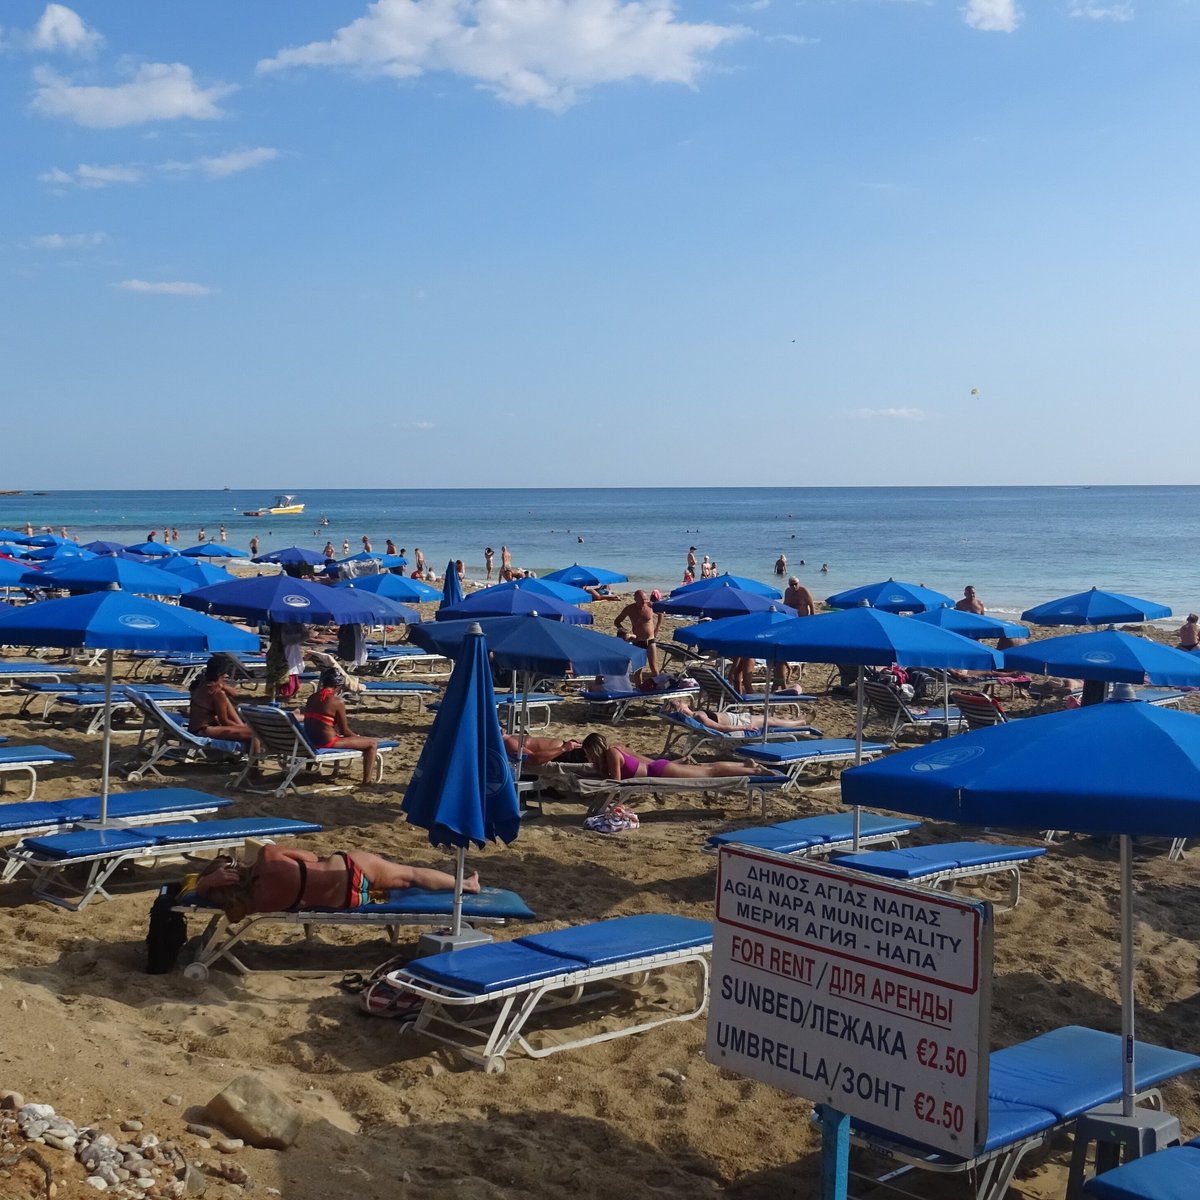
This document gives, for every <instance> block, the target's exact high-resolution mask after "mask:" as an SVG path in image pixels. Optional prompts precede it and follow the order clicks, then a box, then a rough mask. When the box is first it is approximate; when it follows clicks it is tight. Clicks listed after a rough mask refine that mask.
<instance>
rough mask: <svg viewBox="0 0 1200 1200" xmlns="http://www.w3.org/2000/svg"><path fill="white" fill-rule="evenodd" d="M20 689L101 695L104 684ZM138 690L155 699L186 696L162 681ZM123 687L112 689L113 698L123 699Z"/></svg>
mask: <svg viewBox="0 0 1200 1200" xmlns="http://www.w3.org/2000/svg"><path fill="white" fill-rule="evenodd" d="M21 690H22V691H25V692H33V693H35V694H37V695H46V696H96V695H98V696H103V695H104V684H102V683H77V682H72V681H71V680H67V681H66V682H64V683H36V682H35V683H25V684H22V685H21ZM137 690H138V691H139V692H143V693H145V694H146V695H147V696H153V697H154V698H155V699H156V700H157V699H158V698H159V697H160V696H166V697H167V698H168V699H170V700H180V699H183V698H184V697H185V696H187V694H188V693H187V692H185V691H182V690H181V689H180V688H177V687H171V686H170V685H169V684H164V683H148V684H144V685H142V686H141V687H139V688H138V689H137ZM124 691H125V688H124V687H123V686H122V687H117V688H114V689H113V699H114V700H123V699H124V698H125V697H124V695H123V693H124Z"/></svg>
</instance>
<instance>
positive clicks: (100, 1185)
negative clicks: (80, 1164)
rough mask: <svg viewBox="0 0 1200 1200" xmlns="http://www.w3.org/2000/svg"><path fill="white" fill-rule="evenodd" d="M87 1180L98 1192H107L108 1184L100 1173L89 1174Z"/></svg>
mask: <svg viewBox="0 0 1200 1200" xmlns="http://www.w3.org/2000/svg"><path fill="white" fill-rule="evenodd" d="M85 1182H87V1183H90V1184H91V1185H92V1187H94V1188H95V1189H96V1191H98V1192H107V1191H108V1184H107V1183H105V1182H104V1180H103V1179H101V1178H100V1176H99V1175H89V1176H88V1177H87V1179H86V1180H85Z"/></svg>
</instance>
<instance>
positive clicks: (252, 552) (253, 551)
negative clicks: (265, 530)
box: [250, 534, 258, 558]
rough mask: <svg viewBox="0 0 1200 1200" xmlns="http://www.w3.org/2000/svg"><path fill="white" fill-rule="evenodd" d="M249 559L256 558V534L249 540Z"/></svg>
mask: <svg viewBox="0 0 1200 1200" xmlns="http://www.w3.org/2000/svg"><path fill="white" fill-rule="evenodd" d="M250 557H251V558H257V557H258V534H255V535H254V537H252V538H251V539H250Z"/></svg>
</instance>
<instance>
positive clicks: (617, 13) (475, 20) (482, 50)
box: [258, 0, 747, 112]
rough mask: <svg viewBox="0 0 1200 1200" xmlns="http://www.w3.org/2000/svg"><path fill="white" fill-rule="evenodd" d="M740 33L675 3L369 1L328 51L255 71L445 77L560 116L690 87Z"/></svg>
mask: <svg viewBox="0 0 1200 1200" xmlns="http://www.w3.org/2000/svg"><path fill="white" fill-rule="evenodd" d="M746 33H747V30H745V29H743V28H741V27H738V26H724V25H714V24H688V23H685V22H682V21H677V20H676V19H675V9H674V5H673V3H672V0H629V2H626V3H623V2H622V0H520V2H519V3H514V2H513V0H374V3H372V4H370V5H369V6H368V8H367V11H366V14H365V15H364V16H362V17H359V18H358V19H357V20H356V21H352V22H351V23H350V24H349V25H344V26H343V27H342V28H341V29H339V30H337V31H336V32H335V33H334V35H333V37H332V38H331V39H330V40H329V41H327V42H310V43H309V44H308V45H306V46H295V47H291V48H289V49H286V50H281V51H280V52H279V53H278V54H277V55H276V56H275V57H274V58H267V59H263V60H262V61H261V62H260V63H259V64H258V69H259V71H260V72H270V71H279V70H284V69H286V68H288V67H302V66H321V67H344V68H348V69H351V70H356V71H359V72H362V73H363V74H367V75H383V76H387V77H390V78H393V79H410V78H414V77H416V76H419V75H421V74H422V73H424V72H425V71H450V72H453V73H455V74H458V75H463V76H465V77H466V78H468V79H474V80H476V81H478V83H479V85H480V86H481V87H483V88H486V89H488V90H489V91H492V92H494V93H495V94H496V95H497V96H499V97H500V98H501V99H502V100H506V101H508V102H509V103H511V104H536V105H538V106H539V107H541V108H546V109H550V110H552V111H555V112H561V111H562V110H564V109H566V108H569V107H570V106H571V105H572V104H574V103H575V102H576V101H577V100H578V98H579V94H580V93H581V92H583V91H585V90H587V89H588V88H592V87H596V86H599V85H600V84H604V83H616V82H619V81H622V80H631V79H639V80H645V81H648V82H650V83H682V84H684V85H686V86H689V87H690V86H694V85H695V83H696V81H697V79H698V78H699V76H700V75H701V73H702V72H703V70H704V68H705V66H706V65H707V64H706V61H705V60H706V56H707V55H708V54H710V53H711V52H712V51H713V50H715V49H716V48H717V47H718V46H720V45H721V44H722V43H723V42H727V41H731V40H734V39H737V38H739V37H743V36H745V34H746Z"/></svg>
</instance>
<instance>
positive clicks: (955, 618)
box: [911, 608, 1029, 663]
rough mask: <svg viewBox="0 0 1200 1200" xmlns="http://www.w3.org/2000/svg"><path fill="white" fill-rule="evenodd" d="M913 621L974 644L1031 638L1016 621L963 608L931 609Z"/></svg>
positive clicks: (917, 615)
mask: <svg viewBox="0 0 1200 1200" xmlns="http://www.w3.org/2000/svg"><path fill="white" fill-rule="evenodd" d="M911 620H913V621H920V622H921V624H922V625H936V626H937V627H938V629H948V630H950V632H951V633H957V634H959V635H960V636H962V637H967V638H970V639H971V640H972V641H973V642H985V641H988V640H989V639H991V638H1023V637H1028V636H1029V630H1028V629H1026V628H1025V626H1024V625H1018V624H1016V622H1014V621H1002V620H1000V618H999V617H989V616H987V615H986V614H983V613H973V612H964V611H963V610H962V609H961V608H931V609H929V610H928V611H926V612H923V613H915V614H914V615H913V616H912V617H911ZM1006 663H1007V660H1006Z"/></svg>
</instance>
